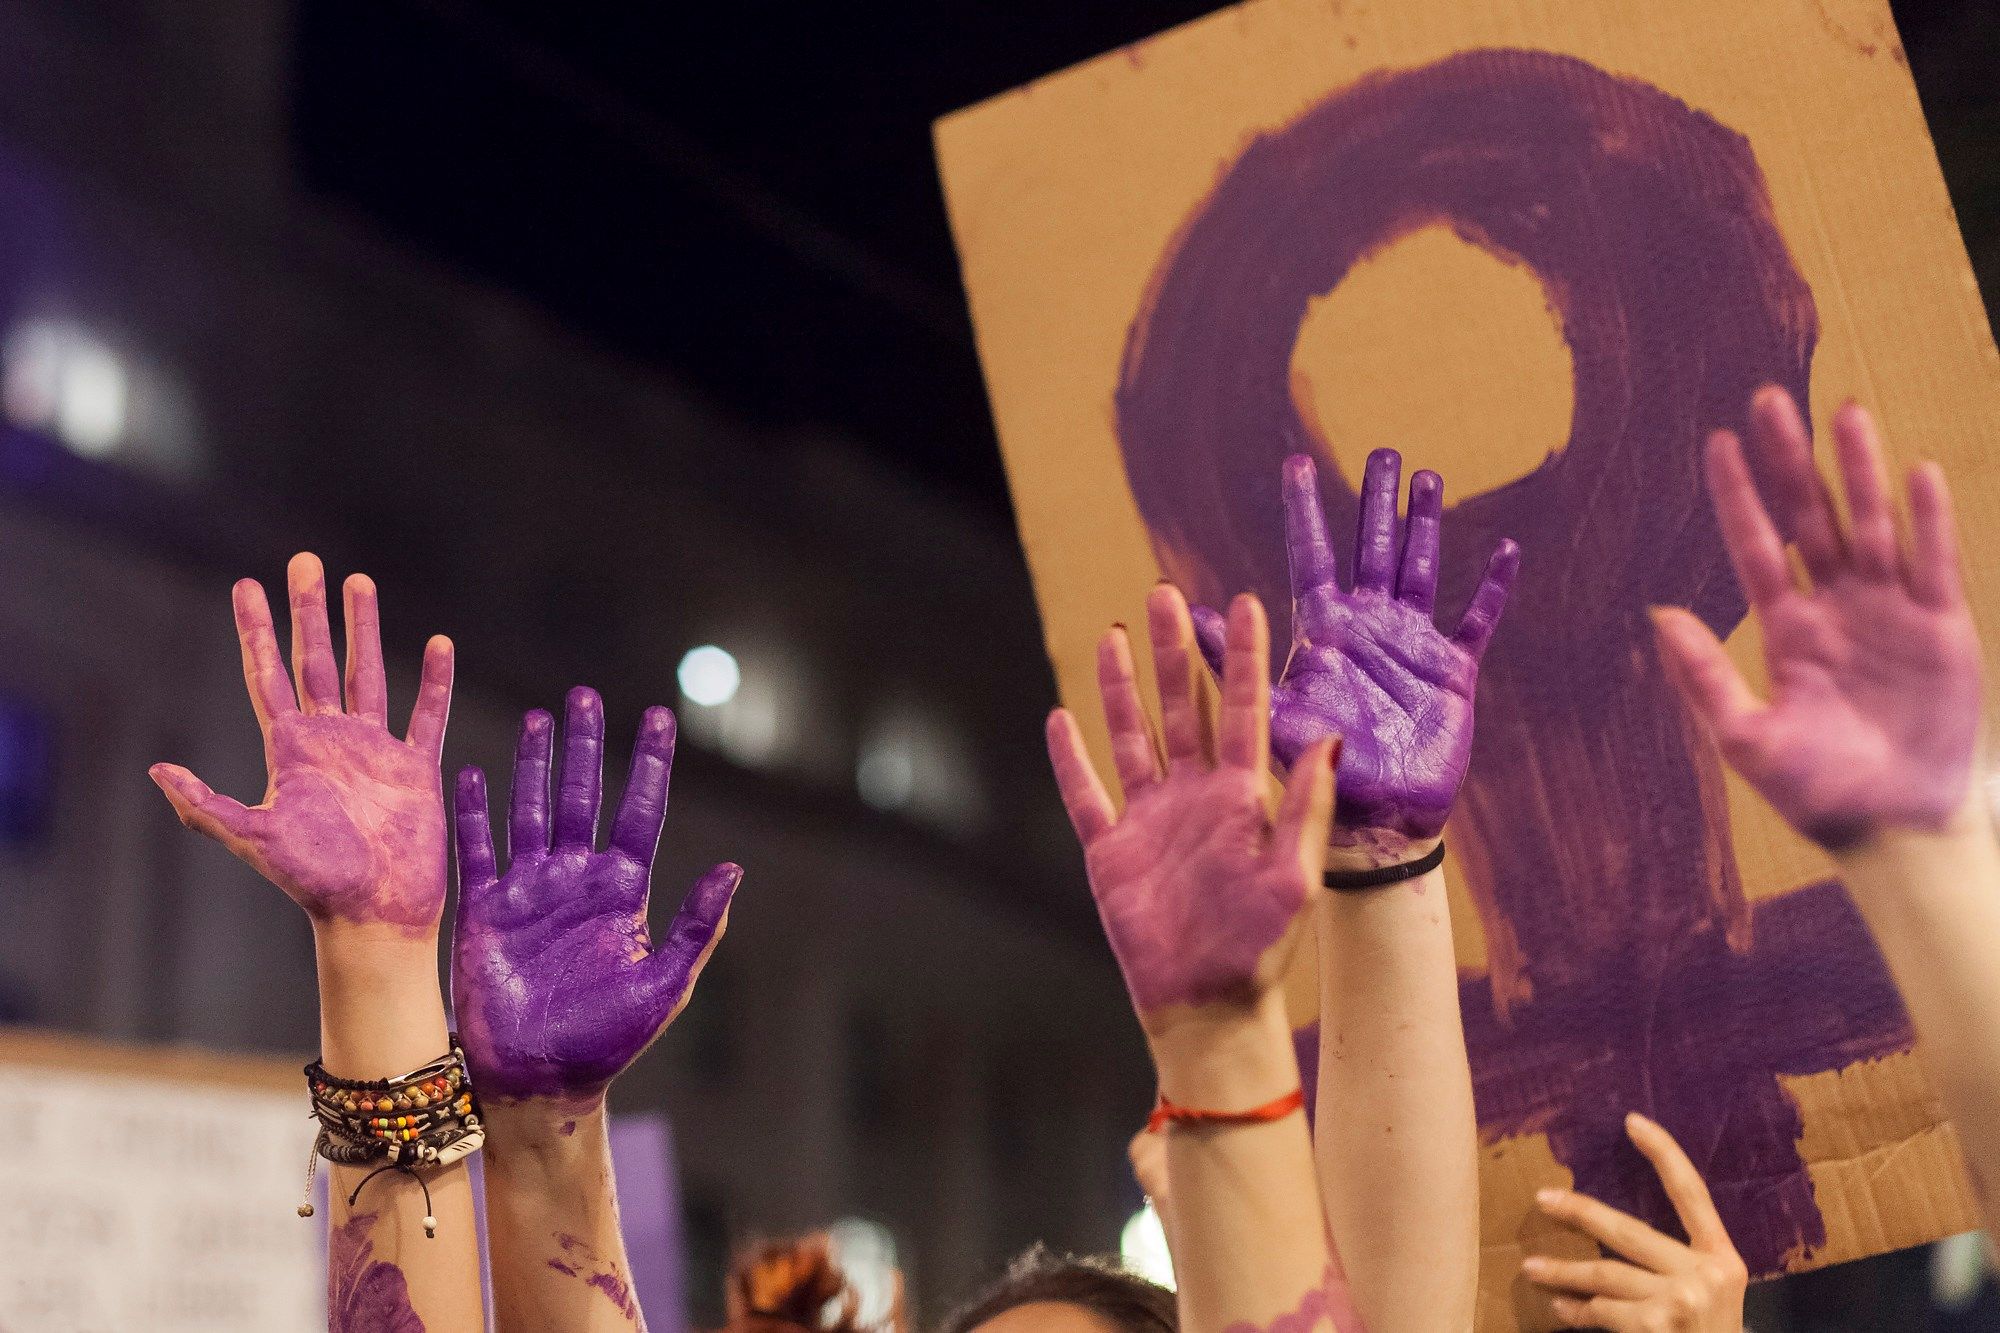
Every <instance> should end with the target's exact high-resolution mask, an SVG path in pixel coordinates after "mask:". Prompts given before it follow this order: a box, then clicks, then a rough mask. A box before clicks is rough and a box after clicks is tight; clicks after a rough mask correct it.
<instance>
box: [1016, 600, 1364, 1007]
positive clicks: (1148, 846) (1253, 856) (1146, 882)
mask: <svg viewBox="0 0 2000 1333" xmlns="http://www.w3.org/2000/svg"><path fill="white" fill-rule="evenodd" d="M1147 612H1148V621H1149V627H1150V630H1151V633H1152V639H1153V659H1154V663H1155V667H1156V671H1157V674H1158V678H1159V686H1160V704H1161V716H1162V720H1163V723H1164V730H1165V742H1166V744H1165V755H1166V762H1165V765H1164V766H1162V764H1161V762H1160V759H1159V754H1160V751H1159V748H1158V747H1157V746H1156V745H1155V744H1154V741H1153V737H1152V734H1151V727H1150V723H1149V722H1148V720H1147V718H1146V714H1145V711H1144V709H1143V708H1142V707H1141V705H1140V702H1139V690H1138V685H1137V682H1136V680H1135V679H1134V673H1133V666H1132V654H1131V647H1130V645H1129V643H1128V642H1127V640H1126V636H1125V632H1124V630H1123V629H1122V628H1118V629H1113V630H1112V631H1111V632H1110V633H1109V634H1107V635H1105V637H1104V639H1103V641H1102V642H1101V643H1100V645H1099V647H1098V688H1099V690H1100V692H1101V694H1102V696H1103V700H1104V711H1105V717H1106V720H1107V721H1108V723H1109V725H1110V729H1111V745H1112V754H1113V758H1114V760H1115V762H1116V765H1117V769H1118V775H1119V779H1120V781H1121V782H1122V783H1123V785H1124V788H1125V799H1126V807H1125V811H1124V814H1123V815H1122V816H1120V815H1118V814H1117V813H1116V812H1115V811H1114V809H1113V807H1112V804H1111V798H1110V796H1109V794H1108V793H1107V792H1106V791H1105V788H1104V785H1103V783H1102V782H1101V781H1100V780H1099V779H1098V776H1097V774H1096V772H1095V770H1094V769H1093V768H1092V767H1091V764H1090V759H1089V756H1088V755H1087V754H1086V753H1085V751H1084V748H1083V739H1082V736H1081V734H1080V733H1079V731H1078V729H1077V724H1076V719H1075V718H1074V717H1072V716H1071V715H1070V713H1069V712H1068V711H1067V710H1064V709H1060V708H1059V709H1057V710H1056V711H1055V712H1054V713H1052V714H1051V715H1050V717H1049V727H1048V742H1049V757H1050V761H1051V763H1052V764H1053V765H1054V767H1055V772H1056V781H1057V784H1058V785H1059V786H1060V787H1061V789H1062V794H1063V803H1064V804H1065V806H1067V807H1068V809H1069V813H1070V819H1071V822H1072V823H1073V824H1074V825H1075V827H1076V832H1077V838H1078V840H1079V841H1081V842H1082V844H1083V848H1084V860H1085V865H1086V867H1087V869H1088V872H1089V876H1090V888H1091V893H1092V894H1093V895H1094V896H1095V898H1096V899H1097V908H1098V914H1099V916H1100V917H1101V918H1102V919H1103V922H1104V931H1105V934H1106V936H1107V937H1108V938H1109V939H1110V942H1111V948H1112V952H1113V953H1114V954H1115V955H1116V956H1117V958H1118V964H1119V967H1120V969H1121V970H1122V971H1123V973H1124V975H1125V982H1126V986H1127V988H1128V989H1129V990H1130V991H1131V994H1132V1001H1133V1005H1134V1007H1135V1008H1136V1009H1137V1010H1138V1012H1139V1017H1140V1021H1141V1022H1142V1023H1143V1024H1145V1025H1146V1026H1147V1029H1148V1030H1149V1031H1155V1032H1157V1031H1158V1030H1159V1028H1160V1027H1161V1026H1164V1025H1166V1024H1169V1023H1171V1021H1172V1019H1173V1017H1174V1016H1175V1014H1176V1013H1177V1012H1178V1011H1183V1010H1184V1009H1185V1008H1186V1007H1189V1006H1201V1005H1212V1004H1247V1003H1249V1002H1250V1001H1252V1000H1254V999H1255V998H1256V997H1257V996H1259V995H1261V994H1262V993H1264V992H1265V991H1268V990H1269V989H1270V988H1271V987H1272V986H1274V985H1275V984H1277V981H1278V979H1279V977H1280V975H1281V973H1282V971H1283V967H1284V963H1285V959H1286V957H1287V955H1288V954H1289V951H1290V946H1291V943H1292V938H1293V926H1294V923H1295V922H1296V921H1297V920H1298V918H1299V915H1300V914H1301V913H1302V912H1303V911H1304V909H1305V906H1306V903H1307V902H1308V901H1309V900H1310V898H1311V896H1312V895H1313V894H1314V893H1317V892H1319V890H1320V879H1321V870H1322V866H1323V861H1324V856H1325V847H1326V834H1327V828H1328V825H1329V823H1330V821H1331V818H1332V801H1333V775H1332V771H1331V759H1332V757H1333V756H1334V755H1335V754H1336V753H1337V751H1338V745H1337V743H1336V742H1333V741H1327V742H1323V743H1322V744H1321V745H1319V746H1317V747H1316V748H1315V750H1314V751H1313V753H1312V754H1311V755H1310V756H1308V757H1307V762H1302V763H1300V764H1299V765H1297V766H1296V767H1295V768H1294V770H1293V773H1292V777H1291V780H1290V782H1289V783H1288V784H1287V786H1286V789H1285V795H1284V800H1283V802H1282V803H1281V806H1280V809H1279V812H1278V817H1277V819H1276V820H1275V821H1274V820H1272V819H1271V817H1270V816H1269V815H1268V814H1267V813H1266V810H1265V805H1264V795H1263V793H1264V784H1265V781H1266V776H1265V775H1266V770H1267V767H1268V764H1269V761H1270V751H1269V741H1268V721H1267V719H1268V718H1269V709H1270V694H1269V691H1270V675H1269V669H1268V662H1269V652H1270V649H1269V631H1268V630H1267V629H1266V627H1265V622H1264V612H1263V608H1262V607H1261V606H1260V605H1259V604H1258V603H1257V601H1256V599H1255V598H1252V597H1248V596H1244V597H1239V598H1237V599H1236V602H1235V603H1234V604H1233V605H1232V606H1231V607H1230V613H1229V622H1228V629H1227V636H1228V644H1227V650H1226V658H1227V660H1226V662H1225V664H1224V669H1223V696H1224V697H1223V705H1222V715H1221V727H1220V735H1219V737H1218V738H1217V739H1218V743H1217V745H1216V747H1215V754H1214V756H1213V757H1211V756H1210V754H1209V753H1208V746H1207V744H1206V738H1205V736H1204V735H1203V725H1202V719H1201V716H1200V713H1199V711H1198V709H1197V705H1196V701H1195V695H1194V680H1193V674H1192V665H1191V658H1190V653H1189V648H1190V643H1191V633H1192V630H1191V626H1190V624H1189V621H1188V613H1187V605H1186V603H1185V602H1183V601H1182V600H1181V596H1180V594H1179V593H1178V592H1176V591H1174V590H1173V589H1172V588H1170V587H1161V588H1157V589H1155V590H1154V592H1153V595H1152V597H1151V598H1150V600H1149V601H1148V603H1147Z"/></svg>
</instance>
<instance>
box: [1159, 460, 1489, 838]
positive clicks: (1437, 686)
mask: <svg viewBox="0 0 2000 1333" xmlns="http://www.w3.org/2000/svg"><path fill="white" fill-rule="evenodd" d="M1402 465H1403V460H1402V456H1401V455H1400V454H1398V453H1397V452H1396V451H1395V450H1394V449H1377V450H1376V451H1375V452H1374V453H1372V454H1370V455H1369V456H1368V466H1367V470H1366V473H1365V474H1364V476H1363V479H1362V485H1361V522H1360V531H1359V532H1358V533H1356V535H1355V556H1354V587H1353V590H1352V591H1351V592H1349V591H1343V590H1342V589H1341V586H1340V582H1339V578H1338V570H1337V568H1336V562H1335V560H1334V555H1333V545H1332V543H1331V542H1330V541H1329V540H1328V538H1327V532H1326V510H1325V508H1324V507H1323V506H1322V505H1321V503H1320V497H1319V474H1318V472H1317V470H1316V469H1315V467H1314V465H1313V461H1312V459H1311V458H1309V457H1307V456H1305V455H1303V454H1299V455H1294V456H1293V457H1291V458H1289V459H1287V460H1286V462H1285V476H1284V498H1285V549H1286V552H1287V553H1288V555H1289V556H1290V562H1291V574H1292V600H1293V612H1292V647H1291V656H1290V658H1289V659H1288V660H1287V661H1286V663H1285V669H1284V674H1283V676H1282V678H1281V679H1280V680H1279V682H1278V684H1277V685H1276V687H1274V688H1273V689H1272V691H1271V748H1272V750H1273V751H1274V752H1275V753H1276V755H1277V757H1278V761H1279V763H1280V764H1283V765H1286V766H1290V765H1292V764H1294V763H1296V762H1297V761H1298V759H1299V756H1300V755H1302V754H1304V753H1305V751H1306V749H1307V748H1308V747H1309V746H1311V745H1313V744H1315V743H1316V742H1318V741H1321V740H1324V739H1326V738H1327V737H1329V736H1339V737H1340V738H1341V740H1342V742H1343V743H1342V747H1341V752H1340V805H1339V809H1338V811H1337V813H1336V816H1335V829H1334V835H1333V836H1334V840H1335V842H1336V843H1337V844H1341V845H1343V846H1348V845H1351V846H1353V847H1354V848H1355V850H1356V852H1357V853H1358V854H1360V856H1361V857H1362V859H1365V860H1379V861H1394V860H1402V859H1407V858H1408V857H1409V855H1410V854H1411V849H1412V847H1413V845H1415V844H1422V843H1428V842H1431V841H1434V840H1435V839H1436V838H1437V836H1438V835H1439V834H1440V833H1441V832H1442V831H1443V829H1444V823H1445V817H1446V816H1447V815H1449V814H1450V813H1451V807H1452V802H1453V801H1454V800H1455V799H1456V798H1457V796H1458V788H1459V784H1460V783H1461V782H1463V781H1464V780H1465V770H1466V766H1467V764H1469V763H1470V762H1471V760H1472V696H1473V687H1474V686H1475V684H1477V682H1478V679H1479V659H1480V656H1481V655H1482V654H1483V653H1484V652H1485V651H1486V645H1487V642H1488V641H1489V640H1490V639H1491V638H1492V637H1493V631H1494V629H1495V627H1496V626H1497V625H1498V624H1499V621H1500V613H1501V611H1502V609H1503V608H1504V607H1505V606H1506V603H1507V591H1508V589H1509V588H1510V587H1511V586H1512V584H1513V581H1514V575H1515V572H1516V571H1517V570H1518V568H1519V567H1520V559H1521V554H1520V548H1519V547H1517V546H1515V545H1514V543H1513V542H1511V541H1504V542H1502V543H1500V545H1499V547H1498V548H1497V549H1496V550H1495V551H1494V552H1493V555H1492V557H1491V558H1490V559H1489V560H1488V561H1487V565H1486V575H1485V578H1484V579H1483V580H1482V581H1481V582H1480V585H1479V588H1478V590H1477V591H1476V592H1475V593H1474V594H1473V596H1472V602H1471V604H1470V605H1469V606H1468V607H1467V608H1466V611H1465V615H1464V617H1463V618H1462V619H1461V620H1460V621H1459V625H1458V628H1457V630H1456V631H1454V632H1453V633H1451V634H1449V635H1446V634H1444V633H1443V632H1441V631H1440V630H1439V629H1438V628H1437V626H1436V624H1435V623H1434V622H1433V620H1432V613H1433V610H1434V608H1435V605H1436V601H1437V584H1438V558H1439V544H1440V540H1441V535H1442V529H1443V515H1444V483H1443V481H1442V480H1440V478H1439V477H1438V474H1437V473H1435V472H1429V471H1425V472H1419V473H1417V474H1416V475H1415V476H1414V477H1412V478H1411V479H1410V504H1409V520H1408V523H1407V525H1406V528H1407V530H1406V531H1405V532H1404V533H1403V534H1402V536H1401V539H1400V540H1399V538H1398V526H1399V525H1398V523H1397V517H1396V500H1397V492H1398V490H1399V488H1400V480H1401V473H1402ZM1195 632H1196V634H1197V635H1198V636H1199V638H1200V642H1201V647H1202V652H1203V655H1204V656H1206V657H1207V658H1208V661H1209V665H1210V666H1211V667H1214V666H1216V665H1217V664H1218V663H1220V662H1221V660H1222V656H1223V637H1224V636H1223V627H1222V621H1221V618H1220V617H1219V616H1217V615H1216V614H1215V613H1214V612H1213V611H1210V610H1208V609H1207V608H1205V607H1203V608H1198V609H1197V610H1196V611H1195Z"/></svg>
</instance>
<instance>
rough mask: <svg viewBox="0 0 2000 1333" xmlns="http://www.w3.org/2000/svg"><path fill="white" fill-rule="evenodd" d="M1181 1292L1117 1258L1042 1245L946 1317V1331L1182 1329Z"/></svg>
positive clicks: (1129, 1332)
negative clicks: (1057, 1251)
mask: <svg viewBox="0 0 2000 1333" xmlns="http://www.w3.org/2000/svg"><path fill="white" fill-rule="evenodd" d="M1179 1327H1180V1321H1179V1318H1178V1316H1177V1315H1176V1313H1175V1309H1174V1294H1173V1293H1172V1292H1171V1291H1168V1290H1167V1289H1166V1288H1165V1287H1162V1286H1160V1285H1159V1284H1158V1283H1156V1282H1148V1281H1147V1280H1146V1279H1145V1278H1142V1277H1140V1276H1139V1275H1138V1274H1136V1273H1130V1272H1127V1271H1126V1270H1125V1269H1124V1268H1122V1267H1120V1266H1119V1265H1118V1264H1117V1263H1116V1262H1115V1261H1111V1260H1104V1259H1079V1258H1076V1257H1075V1256H1072V1255H1056V1254H1052V1253H1051V1252H1050V1251H1048V1250H1047V1249H1045V1248H1044V1247H1042V1246H1040V1245H1037V1246H1035V1247H1034V1248H1033V1249H1031V1250H1029V1251H1028V1252H1027V1253H1026V1254H1023V1255H1022V1256H1021V1257H1020V1258H1018V1259H1016V1260H1015V1261H1014V1262H1013V1263H1011V1264H1009V1265H1008V1267H1007V1272H1006V1274H1005V1275H1004V1276H1002V1277H1001V1278H1000V1280H999V1281H997V1282H995V1283H993V1284H992V1285H991V1286H989V1287H987V1288H986V1289H985V1290H984V1291H982V1292H980V1293H979V1294H978V1295H977V1296H975V1297H973V1298H972V1300H970V1301H969V1302H967V1303H966V1304H965V1305H963V1306H960V1307H959V1309H958V1310H957V1311H956V1312H955V1313H953V1314H952V1315H951V1316H950V1317H949V1318H947V1319H946V1320H945V1321H944V1324H943V1325H942V1327H941V1329H940V1333H1176V1330H1178V1328H1179Z"/></svg>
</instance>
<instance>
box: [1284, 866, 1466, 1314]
mask: <svg viewBox="0 0 2000 1333" xmlns="http://www.w3.org/2000/svg"><path fill="white" fill-rule="evenodd" d="M1315 910H1316V912H1317V920H1318V934H1319V972H1320V1020H1319V1021H1320V1059H1319V1089H1318V1097H1317V1101H1316V1107H1317V1119H1316V1121H1315V1125H1314V1139H1315V1150H1316V1158H1317V1164H1318V1167H1319V1180H1320V1183H1321V1188H1322V1190H1323V1191H1324V1194H1325V1200H1326V1215H1327V1220H1328V1222H1329V1224H1330V1225H1331V1226H1332V1229H1333V1237H1334V1243H1335V1244H1336V1245H1337V1246H1338V1247H1339V1251H1340V1260H1341V1266H1342V1267H1343V1268H1344V1269H1345V1270H1346V1274H1347V1282H1348V1286H1349V1289H1350V1291H1351V1292H1352V1295H1353V1300H1354V1305H1355V1308H1356V1310H1357V1311H1358V1312H1359V1313H1360V1315H1361V1317H1362V1319H1363V1320H1364V1321H1365V1322H1366V1324H1367V1326H1368V1328H1369V1329H1370V1331H1371V1333H1396V1331H1397V1330H1403V1329H1408V1330H1415V1331H1418V1333H1438V1331H1439V1330H1449V1329H1467V1328H1470V1327H1471V1325H1472V1314H1473V1307H1474V1303H1475V1300H1476V1296H1477V1289H1478V1277H1479V1175H1478V1153H1477V1133H1478V1130H1477V1123H1476V1121H1475V1118H1474V1115H1473V1105H1472V1076H1471V1072H1470V1070H1469V1067H1468V1065H1467V1062H1466V1054H1465V1031H1464V1027H1463V1025H1462V1023H1461V1021H1460V1018H1459V1007H1458V969H1457V963H1456V960H1455V959H1454V956H1453V952H1452V941H1451V917H1450V908H1449V907H1448V906H1447V903H1446V898H1445V883H1444V875H1443V873H1442V872H1441V871H1435V870H1434V871H1432V872H1431V873H1429V874H1427V875H1424V876H1422V877H1421V878H1418V879H1415V880H1412V881H1409V882H1408V883H1405V884H1395V885H1390V886H1387V887H1383V888H1377V889H1368V890H1364V891H1361V892H1355V893H1339V892H1335V893H1328V894H1325V895H1324V896H1323V897H1322V898H1321V900H1320V902H1319V904H1318V906H1317V908H1316V909H1315Z"/></svg>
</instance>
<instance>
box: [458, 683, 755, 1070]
mask: <svg viewBox="0 0 2000 1333" xmlns="http://www.w3.org/2000/svg"><path fill="white" fill-rule="evenodd" d="M563 730H564V735H563V760H562V773H561V777H560V779H559V781H558V783H557V786H556V800H555V820H554V825H553V827H551V824H550V820H549V766H550V760H551V757H552V751H553V747H554V731H555V724H554V721H553V720H552V719H551V718H550V717H549V715H548V714H547V713H545V712H542V711H541V710H539V709H537V710H536V711H534V712H531V713H529V714H528V715H527V716H526V717H525V718H524V719H523V720H522V723H521V739H520V743H519V745H518V747H517V748H516V750H515V754H514V783H513V793H512V801H511V806H512V809H511V813H510V816H509V819H508V825H507V842H508V853H509V856H510V857H511V863H510V864H509V865H508V867H507V873H506V874H505V875H500V874H498V873H497V871H496V862H495V858H494V853H493V831H492V825H491V823H490V822H489V818H488V815H487V804H486V777H485V775H484V774H483V773H481V772H480V771H479V770H478V769H477V768H467V769H465V770H464V771H463V772H461V773H460V774H459V776H458V792H457V829H458V859H459V877H460V887H459V906H458V924H457V930H456V937H455V939H454V941H453V947H452V998H453V1000H454V1002H455V1005H456V1008H457V1012H458V1021H459V1027H460V1031H461V1033H462V1035H463V1037H464V1041H465V1053H466V1058H467V1060H469V1061H470V1062H471V1065H472V1071H473V1073H474V1075H475V1076H476V1077H477V1078H478V1080H479V1086H480V1087H481V1088H482V1089H483V1090H484V1091H485V1092H486V1093H487V1095H489V1096H496V1095H497V1096H502V1097H563V1098H580V1099H588V1098H594V1097H597V1096H601V1095H602V1094H603V1092H604V1089H605V1087H606V1086H607V1085H608V1084H609V1083H610V1082H611V1080H612V1079H613V1078H615V1077H616V1076H617V1075H618V1074H619V1073H620V1072H621V1071H623V1070H624V1069H625V1068H626V1066H628V1065H630V1064H631V1063H632V1062H633V1061H634V1060H636V1059H638V1058H639V1055H640V1053H641V1052H643V1051H644V1050H645V1049H646V1047H647V1046H649V1045H651V1044H652V1042H653V1040H654V1038H656V1037H658V1036H659V1035H660V1033H661V1032H662V1031H663V1030H665V1028H666V1026H667V1025H668V1024H669V1023H671V1022H672V1021H673V1020H674V1018H675V1016H676V1015H678V1014H679V1013H680V1011H681V1009H682V1008H683V1007H684V1006H685V1005H686V1004H687V1002H688V997H689V996H690V995H691V994H692V993H693V990H694V983H695V979H696V978H697V977H698V976H699V975H700V974H701V970H702V968H703V967H704V966H705V965H706V964H707V962H708V958H709V955H710V954H711V953H712V952H713V951H714V949H715V946H716V943H717V942H718V941H720V940H721V938H722V932H723V930H724V928H725V926H726V923H727V918H728V913H729V903H730V899H731V897H732V896H733V895H734V894H735V892H736V886H737V884H738V883H739V882H740V881H741V880H742V878H743V871H742V870H741V869H740V868H739V867H737V866H734V865H729V864H724V865H719V866H716V867H715V868H714V869H712V870H710V871H709V872H708V873H707V874H705V875H703V876H702V877H701V879H700V880H698V881H697V882H696V884H695V886H694V888H693V889H692V890H691V891H690V892H689V894H688V896H687V900H686V901H685V902H683V903H682V904H681V907H680V911H679V912H677V913H676V914H675V916H674V922H673V925H672V926H671V927H670V928H669V929H668V931H667V938H666V940H665V942H664V943H661V944H659V945H657V946H655V945H654V944H653V942H652V940H651V937H650V935H649V934H648V932H647V928H646V901H647V896H648V892H649V884H650V881H651V878H652V868H653V855H654V852H655V850H656V849H657V847H658V845H659V840H660V829H661V826H662V824H663V823H664V822H665V818H666V807H667V779H668V775H669V773H670V771H671V769H672V767H673V761H674V715H673V714H672V713H671V712H670V711H668V710H667V709H665V708H650V709H648V710H646V717H645V721H644V722H643V723H642V724H641V726H640V729H639V739H638V743H637V744H636V745H635V746H634V748H633V751H632V771H631V776H630V777H629V778H627V780H626V783H625V793H624V797H623V799H622V800H621V801H620V802H619V807H618V815H617V818H616V819H615V820H614V821H613V823H612V828H611V840H610V844H609V845H608V846H607V847H606V848H605V849H604V850H603V851H598V850H597V822H598V809H599V805H600V803H601V800H602V796H603V766H604V704H603V701H602V700H600V699H599V698H598V696H597V692H596V691H595V690H589V689H583V688H578V689H575V690H572V691H570V695H569V701H568V708H567V716H566V717H565V719H564V726H563Z"/></svg>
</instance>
